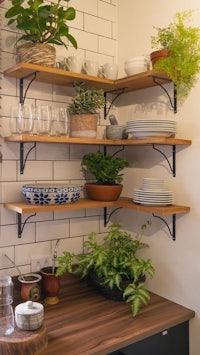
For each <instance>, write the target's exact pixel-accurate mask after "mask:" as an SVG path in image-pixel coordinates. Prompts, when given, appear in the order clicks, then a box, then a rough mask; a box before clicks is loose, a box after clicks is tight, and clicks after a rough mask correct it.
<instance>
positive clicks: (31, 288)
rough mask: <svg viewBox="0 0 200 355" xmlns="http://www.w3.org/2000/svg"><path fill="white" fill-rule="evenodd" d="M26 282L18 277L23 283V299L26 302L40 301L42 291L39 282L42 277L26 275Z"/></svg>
mask: <svg viewBox="0 0 200 355" xmlns="http://www.w3.org/2000/svg"><path fill="white" fill-rule="evenodd" d="M24 278H25V280H23V278H22V277H21V276H19V277H18V280H19V282H21V284H22V285H21V297H22V299H23V300H24V301H39V299H40V297H41V290H40V286H39V284H38V283H39V281H40V280H41V279H42V276H41V275H39V274H27V275H24Z"/></svg>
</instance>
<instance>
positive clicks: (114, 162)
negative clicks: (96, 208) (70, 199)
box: [81, 151, 128, 201]
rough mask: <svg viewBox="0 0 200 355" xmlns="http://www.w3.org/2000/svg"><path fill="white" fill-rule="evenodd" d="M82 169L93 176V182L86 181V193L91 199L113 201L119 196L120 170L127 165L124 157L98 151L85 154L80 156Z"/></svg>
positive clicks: (121, 175) (120, 189) (120, 188)
mask: <svg viewBox="0 0 200 355" xmlns="http://www.w3.org/2000/svg"><path fill="white" fill-rule="evenodd" d="M81 165H82V169H83V172H84V174H85V176H86V177H87V173H88V172H89V173H91V174H92V175H94V176H95V178H96V180H97V181H96V182H95V183H86V184H85V189H86V192H87V195H88V197H89V198H90V199H92V200H97V201H115V200H117V199H118V198H119V196H120V194H121V192H122V188H123V185H122V184H121V183H120V182H121V181H122V178H123V173H121V171H122V170H123V169H124V168H125V167H127V166H128V162H127V160H126V159H125V158H121V157H117V158H115V157H112V156H111V155H109V154H107V155H104V154H102V153H101V152H100V151H98V152H95V153H88V154H85V155H84V156H83V158H82V162H81Z"/></svg>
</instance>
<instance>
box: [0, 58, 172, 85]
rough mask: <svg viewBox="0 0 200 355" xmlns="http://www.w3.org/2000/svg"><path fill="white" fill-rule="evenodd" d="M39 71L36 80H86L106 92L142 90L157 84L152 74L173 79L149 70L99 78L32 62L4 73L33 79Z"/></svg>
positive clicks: (63, 82)
mask: <svg viewBox="0 0 200 355" xmlns="http://www.w3.org/2000/svg"><path fill="white" fill-rule="evenodd" d="M35 73H37V75H36V78H35V80H36V81H39V82H44V83H49V84H56V85H62V86H73V84H74V82H77V81H79V82H85V83H86V84H87V86H88V87H92V86H93V87H96V88H99V89H103V90H104V91H105V92H109V91H113V90H121V89H122V88H123V89H124V92H130V91H135V90H141V89H144V88H148V87H153V86H157V83H155V82H154V81H153V79H152V76H156V77H158V78H159V83H160V84H166V83H167V82H170V81H171V80H170V79H169V78H168V76H167V75H166V73H164V72H158V71H156V70H149V71H145V72H143V73H139V74H136V75H131V76H126V77H124V78H121V79H117V80H110V79H105V78H99V77H97V76H92V75H87V74H80V73H75V72H70V71H67V70H62V69H57V68H51V67H44V66H41V65H37V64H31V63H18V64H16V65H14V66H13V67H11V68H9V69H7V70H5V71H4V73H3V74H4V75H5V76H8V77H12V78H17V79H31V75H34V74H35Z"/></svg>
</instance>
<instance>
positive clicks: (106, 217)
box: [104, 207, 122, 227]
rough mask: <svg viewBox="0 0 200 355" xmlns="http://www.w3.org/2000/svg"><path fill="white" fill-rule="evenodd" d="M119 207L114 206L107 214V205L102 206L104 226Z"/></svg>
mask: <svg viewBox="0 0 200 355" xmlns="http://www.w3.org/2000/svg"><path fill="white" fill-rule="evenodd" d="M121 208H122V207H117V208H115V209H114V210H113V211H112V212H111V213H110V214H109V216H108V209H107V207H104V227H106V226H107V224H108V223H109V222H110V218H111V217H112V215H113V213H115V212H116V211H118V210H120V209H121Z"/></svg>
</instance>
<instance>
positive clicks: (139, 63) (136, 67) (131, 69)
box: [124, 55, 147, 76]
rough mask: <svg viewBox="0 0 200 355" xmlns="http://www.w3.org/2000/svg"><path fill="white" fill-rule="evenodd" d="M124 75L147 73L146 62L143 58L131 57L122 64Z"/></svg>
mask: <svg viewBox="0 0 200 355" xmlns="http://www.w3.org/2000/svg"><path fill="white" fill-rule="evenodd" d="M124 70H125V73H126V74H127V75H128V76H129V75H134V74H138V73H142V72H145V71H147V62H146V58H145V56H144V55H143V56H139V57H132V58H130V59H127V60H126V61H125V62H124Z"/></svg>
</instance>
